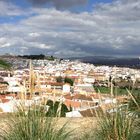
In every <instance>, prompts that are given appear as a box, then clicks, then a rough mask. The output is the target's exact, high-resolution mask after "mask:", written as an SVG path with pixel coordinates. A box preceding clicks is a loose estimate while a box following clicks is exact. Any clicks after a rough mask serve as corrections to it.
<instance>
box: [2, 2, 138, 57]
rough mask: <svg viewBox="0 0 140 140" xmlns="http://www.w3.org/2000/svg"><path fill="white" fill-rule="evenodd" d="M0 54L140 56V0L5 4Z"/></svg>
mask: <svg viewBox="0 0 140 140" xmlns="http://www.w3.org/2000/svg"><path fill="white" fill-rule="evenodd" d="M0 9H1V10H0V55H2V54H5V53H10V54H17V55H24V54H45V55H54V56H58V57H62V56H63V57H75V56H76V57H79V56H80V57H81V56H92V55H100V56H102V55H103V56H107V55H110V56H121V57H122V56H129V57H134V56H140V0H59V2H58V0H22V1H19V0H0Z"/></svg>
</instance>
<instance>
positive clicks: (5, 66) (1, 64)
mask: <svg viewBox="0 0 140 140" xmlns="http://www.w3.org/2000/svg"><path fill="white" fill-rule="evenodd" d="M0 67H1V68H3V69H6V70H10V69H11V64H9V63H8V62H6V61H4V60H2V59H0Z"/></svg>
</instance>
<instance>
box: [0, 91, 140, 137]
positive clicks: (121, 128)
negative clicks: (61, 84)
mask: <svg viewBox="0 0 140 140" xmlns="http://www.w3.org/2000/svg"><path fill="white" fill-rule="evenodd" d="M128 92H129V91H128ZM128 94H129V95H130V97H131V100H130V102H129V103H128V104H127V105H121V107H120V105H115V106H113V109H112V110H108V111H107V112H99V113H101V114H97V118H96V120H97V125H96V128H95V126H93V128H91V129H90V131H88V132H86V133H84V134H82V133H81V134H79V135H78V134H77V135H76V134H73V133H72V132H73V131H75V130H72V129H69V123H68V122H67V123H62V124H61V125H60V126H59V127H58V118H59V117H62V116H63V117H65V112H68V111H69V110H68V109H67V108H66V106H65V105H64V104H62V103H61V104H60V103H59V102H55V103H53V102H52V101H48V102H47V105H49V106H50V108H49V110H46V108H45V106H44V107H42V106H40V105H34V106H32V107H31V108H28V109H26V110H25V108H24V107H18V112H17V113H14V114H12V115H10V117H8V120H7V121H6V122H5V126H6V129H5V128H0V139H1V140H71V139H75V140H139V139H140V115H139V114H140V96H139V94H134V95H133V94H131V93H128ZM60 105H61V106H60ZM60 107H61V108H60ZM93 119H95V118H93ZM77 129H81V128H79V127H77Z"/></svg>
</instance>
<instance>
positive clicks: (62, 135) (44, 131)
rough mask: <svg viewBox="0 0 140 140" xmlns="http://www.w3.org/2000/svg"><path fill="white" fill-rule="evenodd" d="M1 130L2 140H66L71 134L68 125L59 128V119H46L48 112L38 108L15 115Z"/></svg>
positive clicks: (21, 111)
mask: <svg viewBox="0 0 140 140" xmlns="http://www.w3.org/2000/svg"><path fill="white" fill-rule="evenodd" d="M5 124H6V130H5V129H2V128H1V133H0V139H1V140H66V139H68V138H69V137H70V132H68V131H66V125H67V124H64V125H63V126H62V127H61V128H57V127H56V125H57V118H52V117H46V110H42V108H39V107H37V106H34V107H32V109H31V108H29V110H28V111H24V110H21V109H20V111H19V112H18V113H15V114H13V115H12V116H11V117H10V118H9V119H8V120H7V122H6V123H5Z"/></svg>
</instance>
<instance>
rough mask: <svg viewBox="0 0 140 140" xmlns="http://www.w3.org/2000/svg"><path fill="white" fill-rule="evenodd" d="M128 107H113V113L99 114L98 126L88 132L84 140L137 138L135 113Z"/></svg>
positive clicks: (128, 139) (133, 139) (131, 139)
mask: <svg viewBox="0 0 140 140" xmlns="http://www.w3.org/2000/svg"><path fill="white" fill-rule="evenodd" d="M133 115H134V114H131V113H130V112H129V111H128V108H123V109H120V108H117V106H116V108H115V109H113V113H111V114H108V113H104V114H103V115H102V116H98V117H97V120H98V125H97V128H93V130H92V131H90V132H88V133H87V134H86V135H85V136H84V137H83V138H82V140H85V139H86V140H135V128H134V127H135V125H134V124H135V115H134V116H133Z"/></svg>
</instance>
